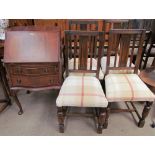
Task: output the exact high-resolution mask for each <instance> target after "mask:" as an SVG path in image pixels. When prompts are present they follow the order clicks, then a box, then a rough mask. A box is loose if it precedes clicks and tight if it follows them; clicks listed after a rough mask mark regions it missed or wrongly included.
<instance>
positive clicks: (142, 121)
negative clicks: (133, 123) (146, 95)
mask: <svg viewBox="0 0 155 155" xmlns="http://www.w3.org/2000/svg"><path fill="white" fill-rule="evenodd" d="M152 103H153V102H146V105H145V106H144V109H143V112H142V117H141V119H140V120H139V123H138V127H140V128H142V127H143V126H144V124H145V118H146V117H147V116H148V114H149V111H150V109H151V105H152Z"/></svg>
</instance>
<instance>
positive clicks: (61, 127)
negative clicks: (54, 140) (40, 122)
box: [57, 107, 65, 133]
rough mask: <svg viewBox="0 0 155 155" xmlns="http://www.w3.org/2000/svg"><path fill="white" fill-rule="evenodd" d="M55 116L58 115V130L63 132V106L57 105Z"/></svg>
mask: <svg viewBox="0 0 155 155" xmlns="http://www.w3.org/2000/svg"><path fill="white" fill-rule="evenodd" d="M57 116H58V122H59V132H60V133H64V119H65V117H64V112H63V107H57Z"/></svg>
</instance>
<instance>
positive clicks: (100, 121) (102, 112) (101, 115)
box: [97, 108, 106, 134]
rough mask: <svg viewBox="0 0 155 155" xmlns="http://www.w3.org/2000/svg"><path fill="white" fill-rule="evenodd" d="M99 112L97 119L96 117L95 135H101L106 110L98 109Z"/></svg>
mask: <svg viewBox="0 0 155 155" xmlns="http://www.w3.org/2000/svg"><path fill="white" fill-rule="evenodd" d="M99 110H100V111H99V117H98V128H97V133H99V134H102V129H103V126H104V123H105V118H106V109H105V108H100V109H99Z"/></svg>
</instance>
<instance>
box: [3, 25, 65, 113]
mask: <svg viewBox="0 0 155 155" xmlns="http://www.w3.org/2000/svg"><path fill="white" fill-rule="evenodd" d="M4 63H5V67H6V71H7V75H8V80H9V86H10V89H11V92H12V96H13V97H14V99H15V101H16V104H17V105H18V107H19V108H20V111H19V113H18V114H22V113H23V109H22V106H21V104H20V102H19V100H18V98H17V90H19V89H26V90H29V91H37V90H45V89H53V88H54V89H59V88H60V86H61V79H62V75H61V74H62V73H61V57H60V29H59V28H55V27H36V26H25V27H16V28H12V29H10V30H8V31H7V33H6V41H5V50H4Z"/></svg>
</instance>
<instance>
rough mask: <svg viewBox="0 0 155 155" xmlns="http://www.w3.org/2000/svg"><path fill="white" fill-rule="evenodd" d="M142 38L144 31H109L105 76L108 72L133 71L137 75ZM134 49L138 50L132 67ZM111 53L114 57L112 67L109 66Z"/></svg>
mask: <svg viewBox="0 0 155 155" xmlns="http://www.w3.org/2000/svg"><path fill="white" fill-rule="evenodd" d="M144 37H145V30H144V29H115V30H114V29H113V30H110V32H109V46H108V54H107V64H106V74H108V73H109V70H134V73H138V68H139V64H140V60H141V55H142V49H143V42H144ZM137 38H138V39H137ZM136 45H137V46H136ZM135 48H138V52H137V55H136V62H135V65H134V66H133V65H132V61H133V56H134V50H135ZM111 53H114V55H115V60H114V64H113V66H111V65H110V58H111Z"/></svg>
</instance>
